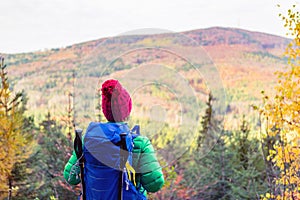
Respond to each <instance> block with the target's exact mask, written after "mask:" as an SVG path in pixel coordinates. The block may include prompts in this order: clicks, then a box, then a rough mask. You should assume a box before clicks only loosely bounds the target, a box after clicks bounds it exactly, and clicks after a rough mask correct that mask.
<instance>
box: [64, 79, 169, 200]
mask: <svg viewBox="0 0 300 200" xmlns="http://www.w3.org/2000/svg"><path fill="white" fill-rule="evenodd" d="M101 91H102V111H103V114H104V116H105V117H106V119H107V120H108V122H107V123H96V122H92V123H91V124H90V125H89V127H88V128H87V131H86V134H85V139H84V157H85V162H84V166H85V170H84V173H85V174H84V175H85V176H84V177H85V186H86V199H87V200H89V198H90V199H113V198H112V196H113V195H115V192H113V191H112V192H110V191H109V190H110V188H112V187H114V191H117V190H118V187H117V186H116V185H118V184H117V182H116V180H112V179H113V178H108V179H105V181H104V179H103V177H105V176H107V175H108V174H110V177H113V174H114V173H120V172H117V170H116V166H113V165H114V163H115V162H114V161H113V159H114V158H116V157H117V156H116V155H117V154H118V155H119V153H120V147H117V146H118V142H120V133H122V132H128V131H129V128H128V126H127V123H126V122H125V121H126V120H127V119H128V118H129V115H130V112H131V108H132V101H131V98H130V95H129V93H128V92H127V91H126V90H125V88H123V87H122V85H121V84H120V83H119V81H117V80H113V79H111V80H107V81H105V82H104V83H103V84H102V88H101ZM99 138H100V139H99ZM103 138H105V139H103ZM95 140H98V141H100V142H99V143H98V145H95V143H93V144H92V145H91V142H90V141H95ZM104 140H105V141H106V143H105V142H103V141H104ZM107 141H109V143H110V144H111V143H114V144H115V145H114V146H116V147H117V148H119V151H116V150H112V151H110V152H107V151H106V150H107V147H106V146H105V145H107ZM127 143H128V142H127ZM129 143H130V142H129ZM105 148H106V149H105ZM132 148H133V149H132V157H131V159H132V167H133V168H134V169H135V171H136V173H134V174H133V176H135V179H133V180H134V183H135V186H134V187H135V188H134V189H135V190H137V191H138V193H139V194H137V195H140V194H141V193H142V195H144V196H143V197H144V199H146V198H145V196H146V192H157V191H158V190H160V189H161V188H162V186H163V184H164V178H163V173H162V170H161V167H160V165H159V163H158V161H157V158H156V156H155V151H154V149H153V146H152V145H151V143H150V140H149V139H148V138H147V137H145V136H140V135H138V136H135V137H134V139H133V146H132ZM112 152H115V155H112V154H113V153H112ZM103 154H106V155H109V156H103ZM104 157H105V158H104ZM77 160H78V158H77V157H76V154H75V153H74V152H73V155H72V156H71V158H70V159H69V161H68V163H67V164H66V166H65V169H64V177H65V179H66V180H67V182H68V183H70V184H72V185H76V184H78V183H79V182H80V178H79V175H78V172H79V171H80V170H79V167H78V165H75V164H76V162H77ZM107 166H109V168H108V167H107ZM114 168H115V169H114ZM133 171H134V170H133ZM95 174H98V175H95ZM128 175H129V174H128ZM95 176H97V177H96V178H95ZM106 181H107V182H106ZM131 181H132V180H131ZM127 190H128V188H127ZM124 192H125V193H126V189H125V190H124ZM113 193H114V194H113ZM99 194H100V195H99ZM137 195H136V196H137ZM92 196H93V197H92ZM124 197H126V195H125V196H124ZM124 199H125V198H124ZM136 199H141V198H138V197H137V198H136Z"/></svg>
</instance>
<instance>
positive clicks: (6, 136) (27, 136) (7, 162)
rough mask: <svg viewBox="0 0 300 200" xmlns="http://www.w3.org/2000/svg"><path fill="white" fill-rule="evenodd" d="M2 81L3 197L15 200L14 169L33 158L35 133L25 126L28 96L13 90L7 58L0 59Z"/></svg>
mask: <svg viewBox="0 0 300 200" xmlns="http://www.w3.org/2000/svg"><path fill="white" fill-rule="evenodd" d="M0 78H1V87H0V198H1V197H3V196H8V199H11V198H12V196H13V192H14V191H15V190H17V188H15V187H14V186H13V177H12V170H13V168H14V166H15V165H16V163H20V162H22V161H24V160H25V159H27V158H28V157H29V156H30V154H31V152H32V148H33V145H34V144H33V141H32V140H33V136H32V134H31V133H30V131H25V128H26V127H24V119H25V115H24V113H25V104H26V101H25V95H24V93H23V92H18V93H15V94H14V93H13V92H12V91H11V88H10V86H9V82H8V77H7V71H6V65H5V64H4V58H3V57H0ZM7 191H8V192H7Z"/></svg>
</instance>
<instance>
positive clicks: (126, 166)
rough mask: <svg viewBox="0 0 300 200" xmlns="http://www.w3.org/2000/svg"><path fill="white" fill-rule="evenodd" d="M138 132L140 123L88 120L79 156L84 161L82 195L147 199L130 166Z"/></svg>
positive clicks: (101, 199) (103, 198)
mask: <svg viewBox="0 0 300 200" xmlns="http://www.w3.org/2000/svg"><path fill="white" fill-rule="evenodd" d="M134 132H137V134H135V133H134ZM138 134H139V127H138V126H136V127H134V129H133V130H130V129H129V127H128V125H127V124H126V123H100V122H92V123H90V124H89V126H88V128H87V131H86V134H85V136H84V145H83V149H82V152H83V156H80V157H78V156H77V158H81V159H82V160H81V161H83V162H81V163H84V167H83V166H82V169H81V171H82V172H83V173H82V172H81V176H82V178H81V180H82V189H83V199H87V200H91V199H93V200H94V199H95V200H108V199H109V200H117V199H120V200H121V199H122V200H146V197H145V195H143V193H142V192H141V191H140V187H141V185H140V186H139V187H136V186H135V184H136V183H135V171H134V169H133V168H132V166H131V165H132V149H133V145H134V144H133V140H134V138H135V137H137V136H138ZM74 145H75V144H74ZM77 149H79V150H80V147H79V148H77ZM75 150H76V148H75Z"/></svg>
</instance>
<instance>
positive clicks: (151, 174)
mask: <svg viewBox="0 0 300 200" xmlns="http://www.w3.org/2000/svg"><path fill="white" fill-rule="evenodd" d="M132 152H133V157H132V166H133V168H134V169H135V171H136V172H137V173H136V178H135V180H136V183H137V185H139V184H141V185H142V187H143V188H144V189H145V190H146V191H147V192H157V191H158V190H160V189H161V188H162V186H163V184H164V177H163V173H162V169H161V166H160V164H159V163H158V160H157V158H156V156H155V151H154V148H153V146H152V144H151V142H150V140H149V139H148V138H147V137H144V136H138V137H136V138H135V139H134V149H133V151H132ZM76 161H77V157H76V154H75V152H74V151H73V154H72V156H71V157H70V159H69V161H68V163H67V164H66V166H65V169H64V177H65V179H66V181H67V182H68V183H69V184H71V185H77V184H78V183H80V177H79V173H80V169H79V166H78V165H75V163H76ZM138 172H141V173H138Z"/></svg>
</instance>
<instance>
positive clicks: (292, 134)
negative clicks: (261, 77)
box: [260, 5, 300, 200]
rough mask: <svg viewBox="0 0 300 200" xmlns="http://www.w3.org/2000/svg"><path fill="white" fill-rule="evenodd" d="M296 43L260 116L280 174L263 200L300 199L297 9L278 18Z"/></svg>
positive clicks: (299, 33)
mask: <svg viewBox="0 0 300 200" xmlns="http://www.w3.org/2000/svg"><path fill="white" fill-rule="evenodd" d="M279 16H281V17H282V19H283V20H284V22H285V27H287V28H288V31H289V32H288V35H290V36H292V37H293V38H294V39H293V41H292V42H291V43H290V44H289V45H288V47H287V49H286V53H285V54H286V56H287V58H288V63H287V68H286V70H284V71H283V72H278V73H277V74H278V84H277V86H276V88H275V95H274V96H272V97H271V96H265V97H264V100H265V101H264V105H263V107H262V109H261V110H260V111H261V114H262V116H263V118H264V120H265V122H266V123H265V126H266V134H267V136H268V137H269V138H275V142H274V145H273V148H272V150H270V152H269V156H268V157H267V159H268V160H269V161H270V162H272V164H273V166H274V169H276V170H277V171H278V173H276V175H275V178H274V180H273V186H275V187H273V189H272V191H270V193H267V194H265V196H264V197H262V198H263V199H281V200H286V199H295V200H296V199H300V14H299V12H298V11H296V6H295V5H294V6H293V8H292V9H289V10H288V13H287V15H286V16H284V15H281V14H280V15H279Z"/></svg>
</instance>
